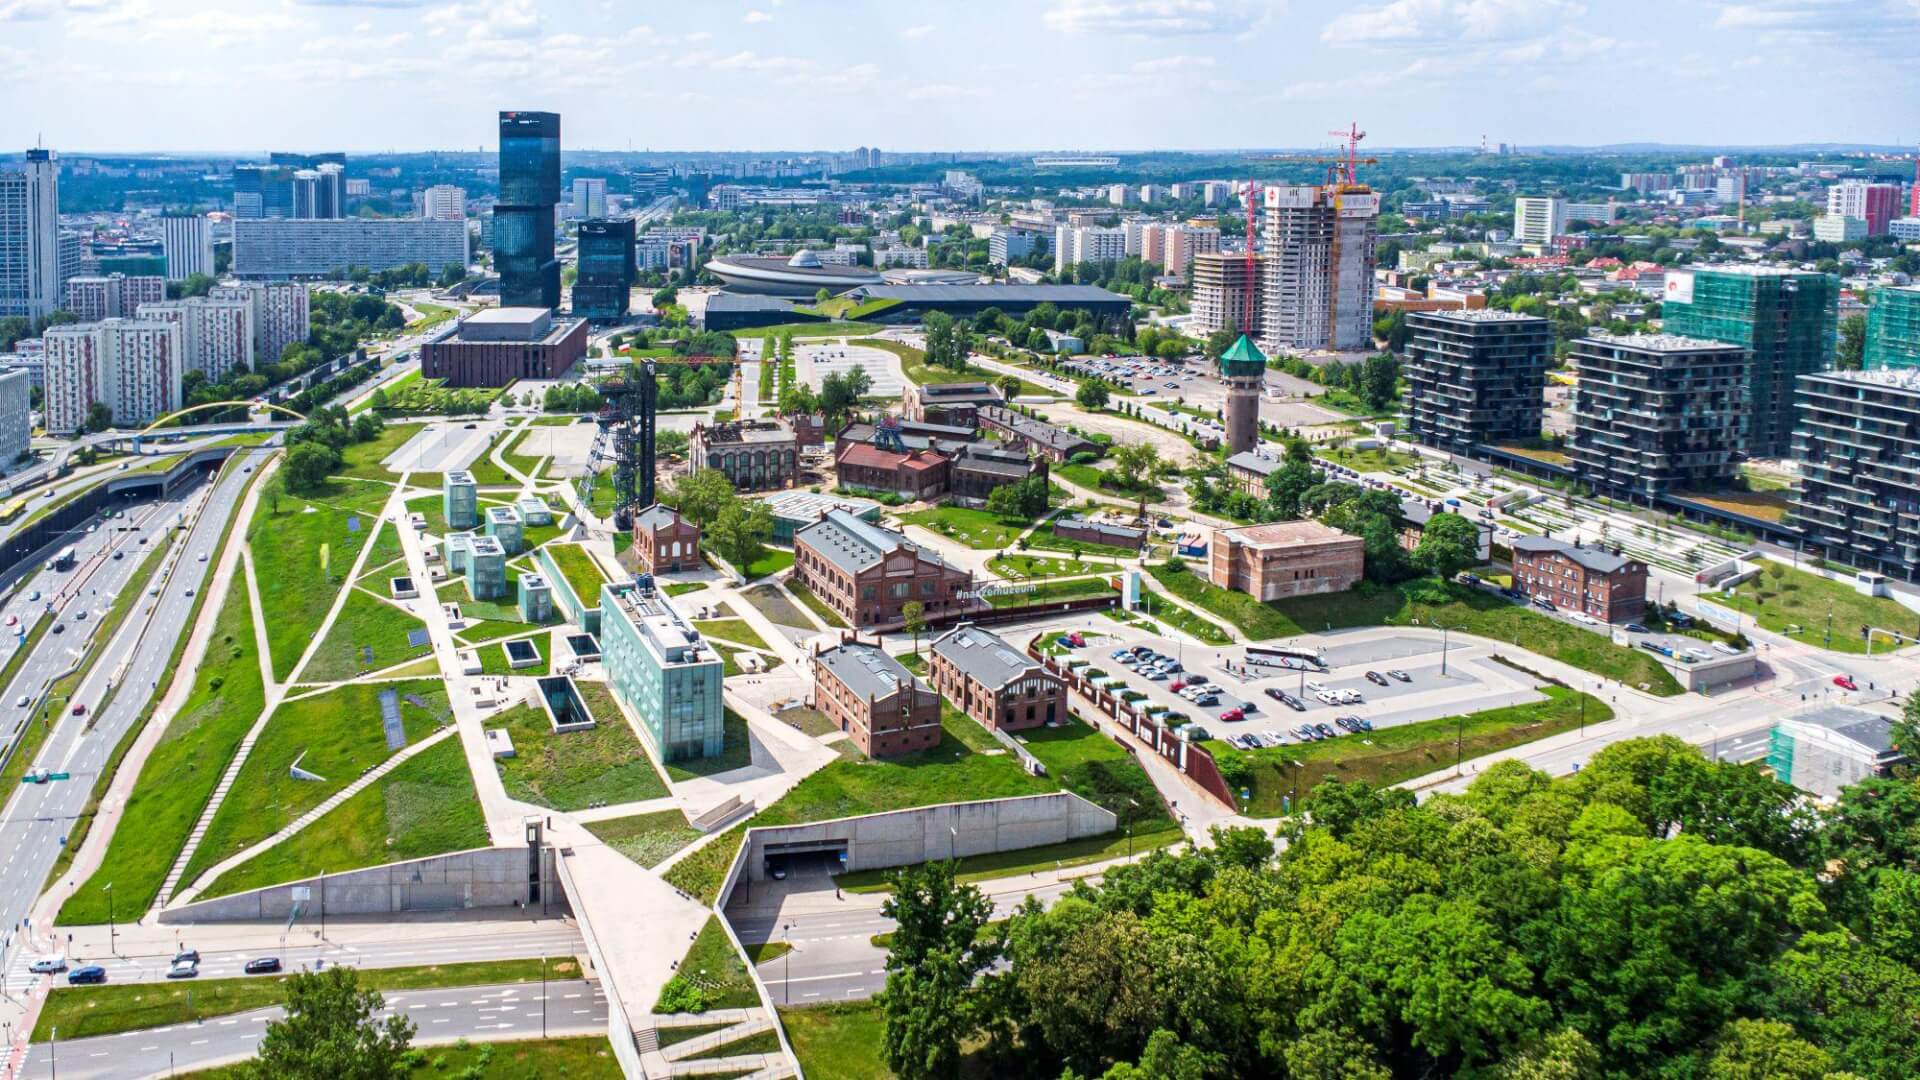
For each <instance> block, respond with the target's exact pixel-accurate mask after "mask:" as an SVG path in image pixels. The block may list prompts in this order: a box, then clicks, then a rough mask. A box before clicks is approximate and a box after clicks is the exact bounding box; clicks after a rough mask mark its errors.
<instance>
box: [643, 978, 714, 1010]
mask: <svg viewBox="0 0 1920 1080" xmlns="http://www.w3.org/2000/svg"><path fill="white" fill-rule="evenodd" d="M712 1004H713V999H712V997H711V996H710V995H709V994H708V993H707V992H706V991H705V990H703V989H701V988H700V987H698V986H695V985H694V984H693V982H692V981H691V980H689V979H688V978H687V977H686V976H684V975H675V976H674V977H673V978H671V979H668V980H667V985H665V986H663V987H661V988H660V1000H659V1002H658V1003H657V1004H655V1005H654V1007H653V1011H654V1012H657V1013H700V1012H706V1011H707V1010H708V1009H709V1008H711V1007H712Z"/></svg>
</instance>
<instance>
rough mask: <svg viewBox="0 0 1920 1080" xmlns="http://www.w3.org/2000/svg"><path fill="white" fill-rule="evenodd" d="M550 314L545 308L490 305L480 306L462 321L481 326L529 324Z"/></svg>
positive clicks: (548, 316)
mask: <svg viewBox="0 0 1920 1080" xmlns="http://www.w3.org/2000/svg"><path fill="white" fill-rule="evenodd" d="M552 314H553V313H552V312H550V311H548V310H547V309H546V308H537V307H497V308H495V307H490V308H481V309H480V310H479V311H476V312H474V313H473V314H471V315H469V316H467V317H466V319H465V320H463V321H465V322H470V323H480V324H481V325H483V326H530V325H532V324H534V323H537V322H539V321H540V320H541V319H545V318H550V317H551V316H552Z"/></svg>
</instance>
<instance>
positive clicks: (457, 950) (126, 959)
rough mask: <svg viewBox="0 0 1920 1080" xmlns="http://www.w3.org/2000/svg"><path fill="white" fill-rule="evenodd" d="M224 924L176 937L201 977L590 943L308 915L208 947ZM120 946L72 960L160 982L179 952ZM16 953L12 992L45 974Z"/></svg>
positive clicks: (512, 954)
mask: <svg viewBox="0 0 1920 1080" xmlns="http://www.w3.org/2000/svg"><path fill="white" fill-rule="evenodd" d="M221 929H222V928H221V927H219V926H208V927H193V926H183V927H180V928H179V929H178V932H177V935H176V940H177V941H178V944H179V945H180V946H182V947H191V948H195V949H197V950H198V951H199V953H200V977H201V978H203V979H226V978H239V977H242V976H243V975H244V974H245V973H244V972H243V970H242V969H243V968H244V967H245V965H246V962H247V961H248V960H251V959H253V958H254V957H256V956H277V957H279V958H280V963H281V966H283V967H285V968H287V969H289V970H299V969H300V968H301V967H302V966H306V967H312V966H314V964H315V963H317V962H318V961H321V960H325V961H326V962H327V963H328V964H334V965H338V964H350V965H352V966H354V967H360V968H389V967H421V966H426V965H431V964H461V963H476V962H480V961H485V960H519V959H525V958H529V957H536V956H541V955H546V956H550V957H556V958H557V957H563V956H579V955H582V954H584V953H585V952H586V949H587V945H586V940H585V939H584V938H582V937H581V936H580V932H579V930H578V929H576V928H574V927H571V926H568V927H563V928H556V929H554V930H551V931H542V932H538V933H533V932H518V931H516V932H514V933H507V934H489V933H485V932H480V931H478V930H476V932H474V933H471V934H466V935H459V936H441V935H439V934H438V933H437V932H424V931H422V930H421V929H420V928H415V929H413V930H412V931H409V929H408V927H406V926H405V925H400V926H396V927H394V928H393V932H394V933H395V934H396V937H395V938H394V939H393V940H391V941H347V942H333V941H322V940H319V939H318V938H317V937H316V936H315V929H314V925H313V923H312V922H311V921H310V920H309V921H304V922H302V923H300V924H299V925H298V926H296V927H294V928H293V930H292V932H291V933H289V934H287V935H285V936H284V938H283V941H284V944H283V945H279V946H273V947H268V948H256V949H219V948H211V947H209V946H208V945H207V944H206V943H205V936H210V935H214V934H218V933H219V932H220V931H221ZM42 943H43V944H44V939H42ZM119 950H120V951H119V955H117V956H76V955H72V954H68V962H69V965H70V966H74V967H78V966H80V965H82V964H98V965H99V966H101V967H103V968H105V969H107V981H108V982H109V983H124V982H160V981H164V980H165V979H166V976H167V967H168V965H170V964H171V963H172V962H173V956H174V951H175V950H174V949H173V948H163V949H161V950H160V951H158V952H155V951H152V946H151V945H150V944H149V945H146V946H144V947H142V946H133V947H128V945H127V943H126V941H125V940H124V939H123V940H122V941H121V942H120V946H119ZM15 952H16V955H13V956H11V957H9V958H8V963H7V968H6V985H7V987H8V988H9V991H10V992H12V991H18V990H19V989H20V988H21V987H22V986H25V985H26V984H27V982H28V980H39V979H41V978H44V976H40V975H34V974H32V973H31V972H29V971H28V970H27V968H28V965H30V964H31V963H32V962H33V960H34V959H35V958H36V956H37V955H39V954H36V953H34V952H32V951H30V950H27V949H19V950H16V951H15ZM64 979H65V976H64V975H55V976H53V977H52V978H51V979H50V980H49V981H50V984H51V985H52V986H61V985H64Z"/></svg>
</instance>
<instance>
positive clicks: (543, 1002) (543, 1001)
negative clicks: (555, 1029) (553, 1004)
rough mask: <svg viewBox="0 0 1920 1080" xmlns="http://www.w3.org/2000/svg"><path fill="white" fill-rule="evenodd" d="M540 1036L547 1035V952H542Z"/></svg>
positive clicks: (544, 1036)
mask: <svg viewBox="0 0 1920 1080" xmlns="http://www.w3.org/2000/svg"><path fill="white" fill-rule="evenodd" d="M540 1037H541V1038H542V1039H544V1038H546V1037H547V954H546V953H541V954H540Z"/></svg>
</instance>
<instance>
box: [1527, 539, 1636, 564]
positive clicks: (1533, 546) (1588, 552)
mask: <svg viewBox="0 0 1920 1080" xmlns="http://www.w3.org/2000/svg"><path fill="white" fill-rule="evenodd" d="M1513 550H1515V551H1525V552H1527V553H1529V554H1534V555H1540V554H1548V553H1554V552H1557V553H1559V554H1561V555H1565V556H1566V557H1567V558H1569V559H1572V560H1573V561H1574V562H1576V563H1579V564H1580V565H1581V566H1584V567H1586V568H1587V569H1589V570H1591V571H1593V572H1594V573H1596V574H1611V573H1613V572H1614V571H1616V570H1619V569H1620V568H1621V567H1623V566H1625V565H1627V563H1629V562H1631V561H1632V560H1631V559H1626V558H1622V557H1621V556H1619V555H1615V554H1614V553H1613V552H1611V551H1605V550H1602V549H1600V548H1590V547H1580V546H1578V545H1576V544H1569V543H1567V542H1566V541H1565V540H1549V539H1547V538H1546V537H1544V536H1525V535H1522V536H1517V537H1514V539H1513Z"/></svg>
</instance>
